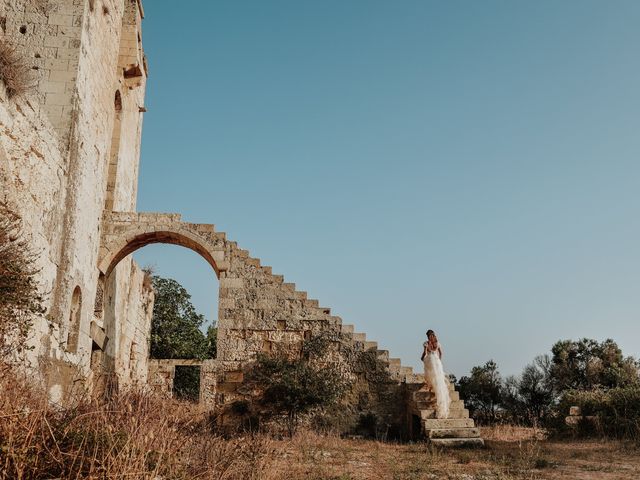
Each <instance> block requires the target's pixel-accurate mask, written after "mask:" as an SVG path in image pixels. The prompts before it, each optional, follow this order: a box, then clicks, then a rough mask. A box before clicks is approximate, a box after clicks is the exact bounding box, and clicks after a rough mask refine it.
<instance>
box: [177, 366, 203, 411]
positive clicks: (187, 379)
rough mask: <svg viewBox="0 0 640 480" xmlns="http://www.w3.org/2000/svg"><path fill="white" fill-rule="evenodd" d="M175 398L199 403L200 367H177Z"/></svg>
mask: <svg viewBox="0 0 640 480" xmlns="http://www.w3.org/2000/svg"><path fill="white" fill-rule="evenodd" d="M173 396H174V397H175V398H178V399H180V400H188V401H190V402H198V401H199V399H200V367H198V366H191V365H177V366H176V367H175V374H174V377H173Z"/></svg>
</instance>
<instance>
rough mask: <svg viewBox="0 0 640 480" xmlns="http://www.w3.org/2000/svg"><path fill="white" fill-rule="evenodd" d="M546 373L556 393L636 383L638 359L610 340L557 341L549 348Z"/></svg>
mask: <svg viewBox="0 0 640 480" xmlns="http://www.w3.org/2000/svg"><path fill="white" fill-rule="evenodd" d="M551 353H552V358H551V368H550V376H551V379H552V381H553V384H554V387H555V389H556V390H557V391H558V392H563V391H565V390H589V389H593V388H598V387H603V388H614V387H624V386H628V385H637V384H638V362H637V361H636V360H635V359H633V358H632V357H624V356H623V354H622V351H621V350H620V348H619V347H618V345H617V344H616V342H614V341H613V340H611V339H607V340H605V341H604V342H601V343H600V342H598V341H597V340H592V339H588V338H583V339H582V340H578V341H573V340H561V341H559V342H557V343H556V344H555V345H554V346H553V347H552V348H551Z"/></svg>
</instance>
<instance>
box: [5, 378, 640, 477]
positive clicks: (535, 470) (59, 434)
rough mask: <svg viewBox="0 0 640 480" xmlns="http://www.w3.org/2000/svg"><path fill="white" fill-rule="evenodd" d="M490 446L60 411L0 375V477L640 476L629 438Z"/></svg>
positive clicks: (125, 399) (142, 407)
mask: <svg viewBox="0 0 640 480" xmlns="http://www.w3.org/2000/svg"><path fill="white" fill-rule="evenodd" d="M483 434H484V436H485V438H486V439H487V446H486V448H483V449H477V450H465V449H461V450H442V449H439V448H436V447H433V446H429V445H427V444H425V443H409V444H394V443H383V442H376V441H371V440H352V439H342V438H340V437H338V436H327V435H319V434H316V433H313V432H308V431H307V432H305V431H302V432H299V433H297V434H296V435H295V436H294V437H293V438H292V439H284V440H276V439H274V438H272V437H269V436H268V435H266V434H259V435H246V436H239V437H236V438H232V439H224V438H221V437H219V436H216V435H215V434H213V433H212V432H211V431H210V429H209V427H208V425H207V423H206V422H205V421H204V419H203V418H202V416H201V414H200V413H199V412H198V411H197V409H195V408H194V407H193V406H192V405H190V404H186V403H180V402H174V401H170V400H163V399H159V398H156V397H153V396H151V395H146V394H142V393H139V392H131V393H124V394H121V395H119V396H117V397H116V398H114V399H112V400H110V401H103V402H98V401H90V400H81V401H78V402H77V403H76V405H75V406H74V407H70V408H66V409H59V408H58V409H57V408H54V407H52V406H51V405H49V404H48V402H47V401H46V397H45V396H44V395H43V393H42V392H39V391H38V390H36V389H33V388H31V387H28V386H26V384H25V382H24V381H23V380H21V379H20V378H17V377H16V376H15V375H14V374H11V372H10V371H9V370H6V369H5V370H1V371H0V479H45V478H47V479H51V478H59V479H67V478H74V479H75V478H90V479H91V478H93V479H124V478H135V479H154V480H159V479H166V480H168V479H178V480H179V479H217V480H236V479H242V480H253V479H255V480H258V479H260V480H276V479H287V480H308V479H310V480H365V479H366V480H369V479H373V480H405V479H407V480H422V479H425V480H426V479H429V480H432V479H441V478H442V479H460V480H473V479H476V480H480V479H483V480H489V479H495V480H510V479H513V480H516V479H517V480H534V479H548V480H552V479H557V480H560V479H567V480H568V479H583V480H595V479H598V480H600V479H602V480H613V479H616V480H617V479H636V478H640V459H639V458H638V453H639V449H638V447H637V446H634V445H630V444H623V443H620V442H617V441H609V442H598V441H583V442H561V441H550V440H545V439H544V437H543V436H541V435H540V432H539V431H533V430H532V429H526V428H517V427H509V426H505V427H495V428H491V429H483Z"/></svg>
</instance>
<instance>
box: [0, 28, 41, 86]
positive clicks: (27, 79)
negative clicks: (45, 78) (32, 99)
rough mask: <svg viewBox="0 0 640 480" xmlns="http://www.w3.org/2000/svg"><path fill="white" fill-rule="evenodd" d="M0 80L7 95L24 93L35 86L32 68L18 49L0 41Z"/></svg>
mask: <svg viewBox="0 0 640 480" xmlns="http://www.w3.org/2000/svg"><path fill="white" fill-rule="evenodd" d="M0 80H2V81H3V82H4V84H5V86H6V87H7V94H8V95H9V97H15V96H20V95H24V94H25V93H27V92H29V91H30V90H31V89H32V88H33V87H34V86H35V81H36V79H35V76H34V75H33V70H32V69H31V67H30V66H29V65H28V64H27V63H26V61H25V58H24V57H23V56H22V55H21V54H20V52H19V51H18V49H17V48H16V47H15V46H14V45H11V44H9V43H7V42H5V41H0Z"/></svg>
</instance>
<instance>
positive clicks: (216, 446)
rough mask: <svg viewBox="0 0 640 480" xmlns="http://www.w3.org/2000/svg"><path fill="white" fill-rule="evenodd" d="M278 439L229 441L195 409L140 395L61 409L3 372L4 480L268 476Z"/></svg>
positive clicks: (0, 447)
mask: <svg viewBox="0 0 640 480" xmlns="http://www.w3.org/2000/svg"><path fill="white" fill-rule="evenodd" d="M273 457H274V455H273V447H272V441H271V440H270V439H269V438H267V437H264V436H252V437H244V438H237V439H233V440H225V439H223V438H220V437H217V436H215V435H213V434H211V433H210V431H209V426H208V424H207V423H206V422H205V420H204V419H203V417H202V415H201V413H199V411H198V410H197V409H196V408H195V407H194V406H193V405H190V404H186V403H181V402H175V401H171V400H164V399H160V398H157V397H155V396H153V395H150V394H146V393H141V392H135V391H134V392H128V393H122V394H118V395H115V396H114V398H112V399H110V400H107V401H96V400H86V399H85V400H80V401H78V402H77V403H76V405H74V406H71V407H68V408H64V409H56V408H54V407H52V406H51V405H50V404H49V403H48V401H47V397H46V395H45V393H44V392H42V391H39V390H37V389H35V388H33V387H31V386H28V385H27V383H26V381H25V379H23V378H20V377H19V376H17V375H16V374H13V373H12V372H11V371H10V370H7V369H5V370H4V371H3V372H2V377H1V378H0V479H44V478H140V479H147V478H149V479H151V478H153V479H155V478H171V479H195V478H202V479H214V478H215V479H219V480H236V479H243V480H253V479H256V480H257V479H267V478H268V476H267V473H268V471H269V468H270V462H271V461H272V459H273Z"/></svg>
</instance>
